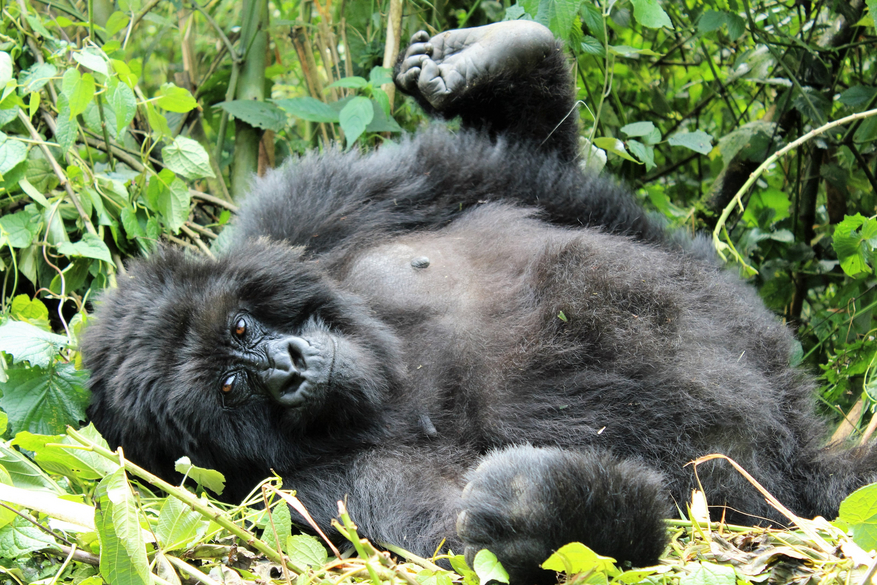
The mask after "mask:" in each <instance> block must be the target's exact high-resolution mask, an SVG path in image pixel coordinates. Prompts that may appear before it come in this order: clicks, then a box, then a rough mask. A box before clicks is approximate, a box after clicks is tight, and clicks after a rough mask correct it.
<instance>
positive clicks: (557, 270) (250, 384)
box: [83, 22, 877, 584]
mask: <svg viewBox="0 0 877 585" xmlns="http://www.w3.org/2000/svg"><path fill="white" fill-rule="evenodd" d="M396 80H397V84H398V85H399V87H400V88H401V89H402V90H404V91H406V92H408V93H411V94H412V95H414V96H415V97H416V99H418V101H420V102H421V103H422V104H423V105H424V106H425V107H427V109H429V110H430V111H432V112H434V113H435V114H438V115H443V116H455V115H459V116H461V117H462V120H463V128H462V130H461V131H460V133H459V134H458V135H456V136H453V135H451V134H449V133H448V132H447V131H444V130H441V129H431V130H428V131H424V132H422V133H420V134H418V135H415V136H413V137H410V138H406V139H405V140H403V143H402V145H401V146H400V147H384V148H382V149H381V150H380V151H379V152H376V153H373V154H369V155H365V156H361V155H358V154H355V153H348V154H342V153H339V152H329V153H326V154H323V155H309V156H307V157H305V158H304V159H303V160H302V161H299V162H297V163H295V164H292V165H289V166H287V167H285V168H284V169H282V170H280V171H278V172H275V173H274V174H273V175H271V176H269V177H268V178H267V179H265V180H263V181H261V182H260V183H258V184H257V186H256V188H255V190H254V193H253V195H252V196H251V197H250V198H249V199H248V201H247V202H246V204H245V205H244V207H243V208H242V210H241V213H240V216H239V218H238V221H237V225H236V227H235V229H236V235H235V237H236V244H235V246H233V248H232V250H231V251H230V252H229V253H227V254H226V255H224V256H223V257H222V258H219V259H217V260H210V259H204V258H195V257H192V256H190V255H187V254H185V253H182V252H180V251H177V250H173V249H163V250H161V251H159V253H157V254H156V255H154V256H153V257H152V258H150V259H147V260H144V261H140V262H136V263H134V265H133V266H132V267H131V270H130V274H129V276H128V277H126V278H123V279H120V282H119V287H118V289H117V290H115V291H111V292H109V293H107V294H106V295H105V296H104V297H103V300H102V302H101V304H100V306H99V308H98V312H97V319H96V321H95V322H94V323H93V324H91V325H89V328H88V330H87V332H86V337H85V340H84V342H83V351H84V354H85V357H86V364H87V366H88V367H89V368H90V369H91V371H92V378H91V384H92V390H93V402H92V405H91V408H90V410H89V414H90V416H91V418H92V420H93V421H94V423H95V424H96V426H97V427H98V429H99V430H100V431H101V432H102V433H103V435H104V436H105V437H106V439H107V440H108V441H109V442H110V443H112V444H115V445H122V446H123V447H124V448H125V452H126V454H127V456H128V457H129V458H130V459H131V460H133V461H135V462H138V463H140V464H142V465H145V466H147V467H148V468H151V469H153V470H155V471H157V472H159V473H160V474H163V475H165V476H168V477H170V476H173V462H174V461H175V460H176V459H177V458H179V457H181V456H183V455H188V456H189V457H191V458H192V460H193V461H194V462H195V463H196V464H198V465H201V466H206V467H213V468H215V469H218V470H220V471H222V472H223V473H224V474H225V475H226V478H227V481H228V489H227V492H226V494H225V496H226V497H229V498H231V499H236V498H241V497H243V496H244V495H245V494H246V493H247V492H248V491H249V490H250V489H251V488H252V487H253V485H254V484H255V482H256V481H258V480H259V479H260V478H262V477H265V476H268V475H269V474H270V471H271V470H272V469H273V470H276V471H277V472H278V473H279V474H280V475H281V476H282V477H283V478H284V484H285V485H286V486H287V487H289V488H292V489H295V490H297V492H298V495H299V497H300V498H301V500H302V501H303V502H304V503H305V505H306V506H307V507H308V509H309V511H310V512H311V514H312V516H313V517H314V518H315V519H316V521H317V522H318V523H319V524H320V525H321V527H322V528H324V529H326V530H329V529H330V523H331V519H332V518H333V516H334V515H335V512H336V507H335V502H336V501H337V500H338V499H342V498H347V501H348V507H349V509H350V511H351V515H352V517H353V518H354V520H355V521H356V522H357V524H358V526H359V527H360V530H361V533H362V534H363V535H365V536H368V537H370V538H372V539H374V540H376V541H378V542H388V543H392V544H396V545H400V546H402V547H405V548H408V549H410V550H412V551H413V552H416V553H418V554H421V555H426V554H429V553H431V552H432V551H433V550H434V548H435V547H436V546H437V545H438V543H439V542H440V541H441V540H442V539H443V538H446V539H447V541H448V544H449V546H450V547H451V548H452V549H454V550H457V551H459V550H465V552H466V554H467V555H468V556H470V557H471V556H473V555H474V553H475V552H477V550H479V549H481V548H488V549H490V550H491V551H492V552H494V553H495V554H497V556H498V557H499V558H500V560H501V561H502V562H503V564H504V566H505V567H506V569H507V570H508V571H509V573H510V575H511V577H512V580H513V583H515V584H523V583H528V582H539V581H545V580H551V579H552V578H553V576H552V575H550V574H548V573H547V572H545V571H542V570H541V569H540V568H539V566H538V565H539V563H541V562H542V561H543V560H544V559H545V558H546V557H547V556H548V555H549V554H550V553H551V551H552V550H554V549H556V548H558V547H559V546H561V545H563V544H565V543H567V542H571V541H581V542H584V543H585V544H587V545H589V546H591V547H592V548H594V549H595V550H596V551H597V552H599V553H601V554H604V555H608V556H612V557H615V558H616V559H618V560H623V561H630V562H632V563H633V564H639V565H644V564H650V563H654V562H655V561H656V560H657V558H658V556H659V555H660V554H661V552H662V550H663V548H664V545H665V542H666V531H665V528H664V525H663V522H662V518H664V517H666V516H668V515H669V514H670V510H671V508H670V505H669V503H670V501H671V498H672V499H675V500H676V501H677V502H683V501H685V500H686V499H687V497H688V496H689V494H690V490H691V489H692V488H693V487H695V482H694V477H693V474H692V472H691V470H690V469H689V468H683V466H684V465H685V464H686V463H687V462H688V461H690V460H692V459H694V458H696V457H699V456H701V455H705V454H708V453H714V452H720V453H724V454H727V455H728V456H730V457H732V458H734V459H735V460H737V461H738V462H739V463H740V464H741V465H743V466H744V467H745V468H746V469H747V470H749V471H750V472H751V473H752V474H753V475H755V476H756V477H757V478H758V480H759V481H760V482H761V483H762V484H763V485H765V486H766V487H767V488H768V489H769V490H770V491H771V492H772V493H773V494H774V495H776V496H777V497H778V498H779V499H780V500H781V501H783V502H784V503H785V504H786V505H788V506H789V507H790V508H792V509H793V510H794V511H795V512H797V513H799V514H802V515H815V514H821V515H828V516H831V515H833V514H834V513H835V512H836V510H837V506H838V503H839V501H840V500H841V498H842V497H843V496H845V495H846V494H847V493H849V492H850V491H851V490H853V489H855V488H856V487H858V486H860V485H862V484H863V483H865V482H868V481H872V480H873V479H874V477H875V473H874V470H875V468H877V466H875V461H874V455H873V454H872V452H871V451H870V450H868V449H860V450H852V451H843V450H841V451H836V450H835V451H828V450H823V449H822V448H821V440H822V437H823V435H824V429H823V428H822V425H821V424H820V423H819V422H818V421H817V420H816V419H815V418H814V417H813V415H812V413H811V410H812V403H811V398H810V394H811V391H812V387H811V384H810V382H809V381H808V379H807V377H806V376H805V375H803V374H802V373H801V372H799V371H797V370H795V369H793V368H791V367H789V365H788V364H789V355H790V347H791V343H792V338H791V336H790V334H789V333H788V331H787V330H786V329H785V328H784V327H782V326H781V325H780V324H779V323H778V322H777V321H776V319H775V318H774V317H773V316H772V315H771V314H770V313H769V312H768V311H767V310H766V309H765V308H764V307H763V306H762V305H761V303H760V302H759V300H758V298H757V296H756V295H755V293H754V292H753V291H752V290H750V289H749V287H747V286H745V285H744V284H743V283H741V282H739V281H738V280H737V279H736V278H735V277H734V276H732V275H730V274H728V273H727V272H724V271H723V270H722V269H721V268H720V267H718V266H717V265H716V263H715V262H714V261H713V260H712V258H711V256H710V253H709V252H708V250H707V249H706V247H705V246H704V244H703V242H702V241H700V240H691V239H687V238H684V237H681V236H679V235H678V234H675V233H671V232H666V231H664V230H663V229H662V228H661V227H660V225H658V224H655V223H653V222H651V221H650V220H649V219H648V218H647V217H646V215H645V214H644V213H643V212H642V211H641V210H640V209H639V208H638V207H637V206H636V205H635V204H634V202H633V200H632V198H631V197H630V195H629V194H628V193H626V192H625V191H624V190H623V189H620V188H619V187H617V186H616V185H614V184H612V183H610V182H608V181H605V180H601V179H596V178H592V177H588V176H585V175H583V174H582V173H581V172H580V171H579V169H578V167H577V165H576V164H575V154H574V153H575V140H576V130H575V124H574V123H573V122H571V121H570V118H568V117H567V114H568V113H569V111H570V109H571V108H572V104H573V94H572V91H571V88H570V81H569V79H568V75H567V65H566V62H565V59H564V57H563V55H562V53H561V52H560V50H559V47H558V44H557V43H556V42H555V41H554V40H553V39H552V38H551V37H550V34H549V33H548V32H547V30H546V29H544V28H543V27H541V26H540V25H537V24H534V23H528V22H511V23H500V24H497V25H492V26H490V27H484V28H479V29H468V30H460V31H450V32H446V33H442V34H440V35H438V36H436V37H433V38H432V39H427V38H426V35H425V34H422V33H418V34H417V35H415V37H414V38H413V39H412V44H411V45H410V46H409V48H408V49H407V50H406V52H405V53H404V54H403V55H402V56H401V57H400V60H399V63H398V65H397V69H396ZM588 226H590V227H588ZM699 473H700V480H701V482H702V484H703V487H704V488H705V490H706V494H707V497H708V499H709V500H710V502H711V503H712V504H714V505H715V506H717V508H718V510H717V511H716V514H717V516H721V515H722V514H725V517H726V518H728V519H730V520H734V521H738V522H740V521H743V522H745V521H747V516H746V515H747V514H751V515H753V516H755V517H761V518H769V519H774V520H780V519H779V518H777V514H776V512H775V511H774V510H772V509H771V508H770V507H769V506H768V505H767V504H765V502H764V500H763V499H762V498H761V497H760V495H759V494H758V493H757V492H756V491H755V490H754V489H753V488H751V487H750V486H749V485H748V484H747V483H746V482H745V480H743V479H742V478H741V477H740V476H739V475H738V474H737V473H736V472H734V471H733V470H731V469H729V467H728V466H727V465H724V464H722V463H721V462H714V463H708V464H705V465H703V466H701V468H700V470H699ZM724 507H727V509H724Z"/></svg>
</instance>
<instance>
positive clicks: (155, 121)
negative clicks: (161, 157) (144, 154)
mask: <svg viewBox="0 0 877 585" xmlns="http://www.w3.org/2000/svg"><path fill="white" fill-rule="evenodd" d="M146 119H147V120H148V121H149V127H150V128H152V131H153V132H155V133H156V134H157V135H158V136H159V137H160V138H161V137H171V136H173V135H174V133H173V131H171V129H170V127H169V126H168V125H167V118H165V117H164V115H162V114H160V113H159V112H158V110H156V109H155V107H154V106H153V105H152V104H146Z"/></svg>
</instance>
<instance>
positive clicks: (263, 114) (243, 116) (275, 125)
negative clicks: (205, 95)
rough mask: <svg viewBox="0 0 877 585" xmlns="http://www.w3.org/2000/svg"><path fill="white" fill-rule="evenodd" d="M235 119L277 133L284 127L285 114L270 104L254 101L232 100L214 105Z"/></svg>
mask: <svg viewBox="0 0 877 585" xmlns="http://www.w3.org/2000/svg"><path fill="white" fill-rule="evenodd" d="M216 105H217V106H218V107H220V108H222V109H223V110H225V111H226V112H228V113H229V114H231V115H232V116H234V117H235V118H238V119H239V120H243V121H244V122H246V123H247V124H249V125H250V126H255V127H256V128H261V129H263V130H274V131H275V132H279V131H280V130H282V129H283V128H285V127H286V114H285V113H284V112H283V110H281V109H280V108H279V107H277V106H276V105H274V104H272V103H270V102H257V101H254V100H234V101H230V102H220V103H218V104H216Z"/></svg>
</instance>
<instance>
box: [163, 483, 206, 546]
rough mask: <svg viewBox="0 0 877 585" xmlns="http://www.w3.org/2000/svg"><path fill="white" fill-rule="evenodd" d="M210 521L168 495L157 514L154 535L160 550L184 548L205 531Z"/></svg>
mask: <svg viewBox="0 0 877 585" xmlns="http://www.w3.org/2000/svg"><path fill="white" fill-rule="evenodd" d="M209 525H210V521H209V520H207V519H206V518H204V517H203V516H202V515H201V514H199V513H198V512H195V511H193V510H192V509H191V508H189V506H187V505H186V504H184V503H183V502H181V501H180V500H178V499H177V498H175V497H173V496H168V498H167V499H166V500H165V501H164V504H162V506H161V512H159V514H158V525H157V526H156V527H155V536H156V538H158V542H159V544H160V545H161V550H163V551H165V552H168V551H172V550H178V549H185V548H188V547H189V546H191V544H192V543H193V541H197V540H198V539H199V538H200V537H201V536H203V535H204V533H205V532H207V527H208V526H209Z"/></svg>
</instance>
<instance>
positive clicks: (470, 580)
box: [448, 555, 479, 585]
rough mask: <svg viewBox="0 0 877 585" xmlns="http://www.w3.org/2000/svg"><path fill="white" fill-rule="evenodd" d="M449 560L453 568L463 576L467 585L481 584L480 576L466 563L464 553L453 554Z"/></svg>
mask: <svg viewBox="0 0 877 585" xmlns="http://www.w3.org/2000/svg"><path fill="white" fill-rule="evenodd" d="M448 562H449V563H450V564H451V568H452V569H454V571H456V572H457V574H458V575H460V576H462V577H463V582H464V583H465V584H466V585H479V577H478V575H476V574H475V571H473V570H472V569H471V568H470V567H469V565H467V564H466V557H464V556H463V555H453V556H452V557H451V558H449V559H448Z"/></svg>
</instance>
